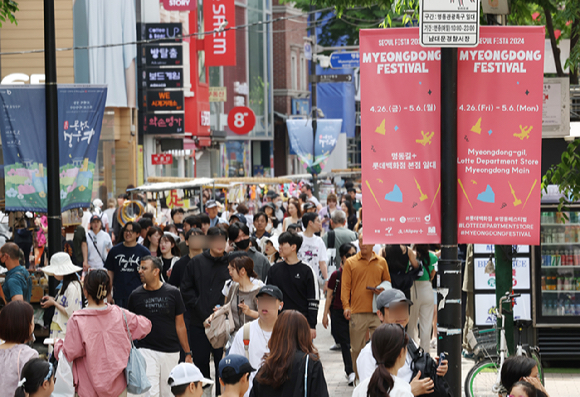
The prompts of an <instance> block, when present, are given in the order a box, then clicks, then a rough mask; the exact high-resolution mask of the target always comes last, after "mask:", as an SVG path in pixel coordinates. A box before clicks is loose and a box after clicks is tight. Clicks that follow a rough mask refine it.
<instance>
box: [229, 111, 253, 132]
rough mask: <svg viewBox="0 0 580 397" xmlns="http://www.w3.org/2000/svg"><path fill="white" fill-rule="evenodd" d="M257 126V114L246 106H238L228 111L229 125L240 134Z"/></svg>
mask: <svg viewBox="0 0 580 397" xmlns="http://www.w3.org/2000/svg"><path fill="white" fill-rule="evenodd" d="M255 126H256V115H255V114H254V112H253V111H252V109H250V108H249V107H246V106H237V107H235V108H233V109H232V110H230V112H229V113H228V127H229V129H230V130H232V132H234V133H236V134H238V135H245V134H247V133H249V132H250V131H252V129H253V128H254V127H255Z"/></svg>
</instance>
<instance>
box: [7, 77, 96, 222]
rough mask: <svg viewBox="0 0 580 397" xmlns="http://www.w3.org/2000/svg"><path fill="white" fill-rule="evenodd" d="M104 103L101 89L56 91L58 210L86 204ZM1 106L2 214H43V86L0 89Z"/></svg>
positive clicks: (45, 178) (45, 206) (45, 179)
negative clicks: (8, 212) (58, 166)
mask: <svg viewBox="0 0 580 397" xmlns="http://www.w3.org/2000/svg"><path fill="white" fill-rule="evenodd" d="M106 99H107V88H106V87H100V86H81V85H79V86H74V85H59V87H58V109H59V110H58V125H59V131H58V134H59V152H60V153H59V164H60V168H59V170H58V172H59V175H60V203H61V208H62V211H66V210H68V209H71V208H78V207H86V206H88V205H89V204H90V201H91V196H92V191H93V175H94V172H95V161H96V157H97V150H98V147H99V138H100V135H101V126H102V122H103V113H104V111H105V101H106ZM0 106H1V107H2V111H1V112H0V123H1V124H0V126H1V127H0V130H1V131H0V132H1V135H2V143H3V144H2V151H3V154H4V171H5V187H6V210H7V211H36V212H46V211H47V197H46V195H47V175H46V174H47V172H48V171H49V170H47V169H46V117H45V112H44V108H45V99H44V86H43V85H39V86H23V85H19V86H2V87H1V88H0Z"/></svg>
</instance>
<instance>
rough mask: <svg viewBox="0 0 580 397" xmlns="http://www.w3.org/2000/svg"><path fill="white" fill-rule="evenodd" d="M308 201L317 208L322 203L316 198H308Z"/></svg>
mask: <svg viewBox="0 0 580 397" xmlns="http://www.w3.org/2000/svg"><path fill="white" fill-rule="evenodd" d="M308 201H311V202H313V203H314V204H315V205H316V206H317V207H318V206H319V205H320V201H318V199H317V198H316V197H314V196H312V197H310V198H308Z"/></svg>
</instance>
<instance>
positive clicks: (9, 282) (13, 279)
mask: <svg viewBox="0 0 580 397" xmlns="http://www.w3.org/2000/svg"><path fill="white" fill-rule="evenodd" d="M2 290H3V291H4V295H5V296H6V302H7V303H8V302H10V301H11V300H12V297H13V296H15V295H22V298H23V299H24V300H25V301H26V302H30V295H31V294H32V279H31V278H30V274H29V273H28V270H26V268H25V267H24V266H16V267H15V268H14V269H12V270H8V272H7V273H6V281H4V285H3V286H2Z"/></svg>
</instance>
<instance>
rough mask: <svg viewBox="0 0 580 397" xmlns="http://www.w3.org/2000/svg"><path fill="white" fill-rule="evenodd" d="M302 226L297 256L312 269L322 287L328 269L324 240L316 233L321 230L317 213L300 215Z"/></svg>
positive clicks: (325, 280)
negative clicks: (300, 242)
mask: <svg viewBox="0 0 580 397" xmlns="http://www.w3.org/2000/svg"><path fill="white" fill-rule="evenodd" d="M302 226H303V227H304V232H303V233H302V245H301V246H300V250H299V251H298V258H299V259H300V260H301V261H302V262H303V263H306V264H307V265H308V266H310V267H311V268H312V270H314V274H315V276H316V279H317V281H318V284H319V285H320V288H323V287H324V285H325V284H326V282H327V281H328V269H327V268H326V264H327V261H328V258H327V256H326V245H325V244H324V241H322V238H320V237H318V236H317V235H316V233H320V232H321V231H322V223H321V221H320V218H319V217H318V214H317V213H316V212H310V213H306V214H304V215H302Z"/></svg>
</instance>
